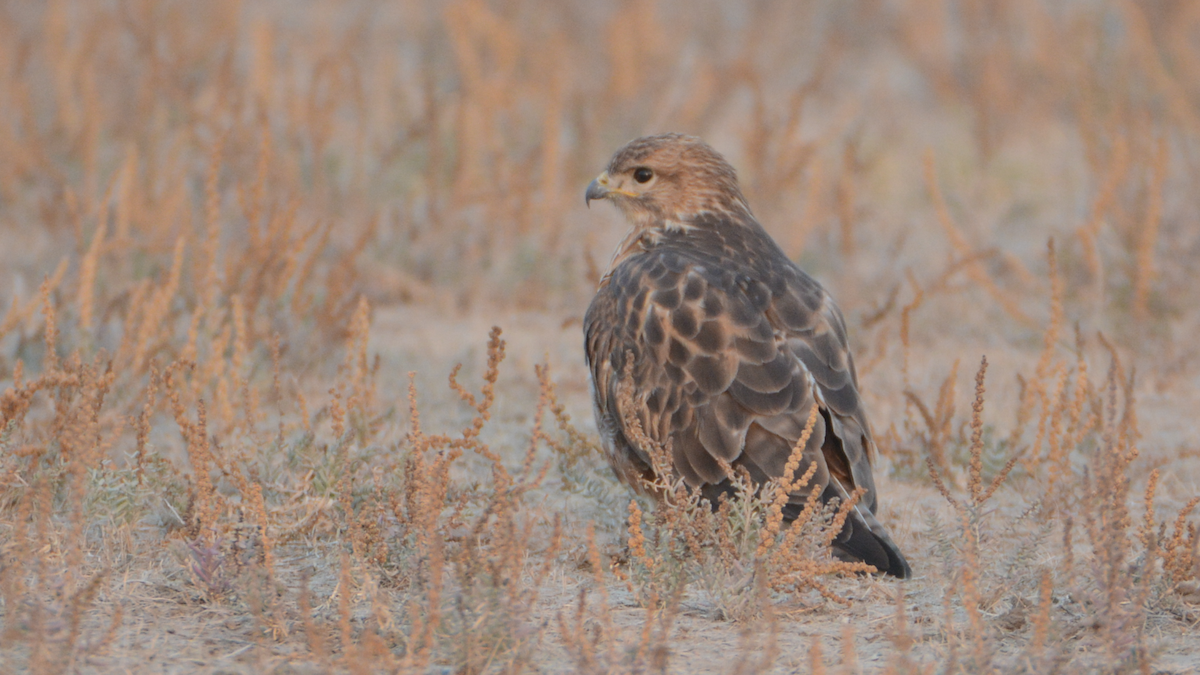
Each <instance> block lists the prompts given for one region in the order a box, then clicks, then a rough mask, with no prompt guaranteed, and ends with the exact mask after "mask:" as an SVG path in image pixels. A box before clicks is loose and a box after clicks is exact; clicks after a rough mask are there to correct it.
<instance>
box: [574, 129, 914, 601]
mask: <svg viewBox="0 0 1200 675" xmlns="http://www.w3.org/2000/svg"><path fill="white" fill-rule="evenodd" d="M593 199H608V200H609V201H612V202H613V203H615V204H616V205H617V206H618V207H619V208H620V209H621V211H622V212H623V213H624V214H625V216H626V217H627V218H628V219H629V221H630V222H631V223H632V224H633V228H632V230H631V231H630V233H629V234H628V235H627V236H626V237H625V239H624V240H623V241H622V242H621V245H620V246H619V247H618V249H617V251H616V254H615V255H614V257H613V261H612V264H611V265H610V266H609V269H608V271H607V273H606V274H605V275H604V278H603V279H602V280H601V282H600V289H599V291H598V292H597V293H596V297H595V299H593V300H592V304H591V306H590V307H589V308H588V311H587V316H586V317H585V319H584V332H585V338H586V339H585V350H586V353H587V360H588V365H589V368H590V369H591V374H592V392H593V401H594V403H595V411H596V423H597V425H598V427H599V429H600V435H601V439H602V441H603V445H604V449H605V453H606V454H607V459H608V461H609V463H610V464H611V465H612V467H613V469H614V470H615V471H616V473H617V475H618V476H619V477H620V478H621V479H622V480H623V481H624V482H626V483H628V484H630V485H633V486H634V487H640V485H641V483H642V481H641V479H642V478H650V477H652V471H651V465H650V457H649V455H648V454H647V452H646V449H644V448H639V447H636V444H634V443H633V442H631V440H630V436H631V434H629V433H628V432H627V430H626V429H625V428H624V423H623V419H625V416H626V415H629V414H632V415H633V416H635V417H636V418H637V419H638V420H639V421H640V423H641V425H642V427H643V429H644V430H645V432H646V435H647V436H649V437H650V438H651V439H653V440H654V441H656V442H658V443H661V444H663V445H664V446H665V445H667V443H668V441H669V443H670V448H671V461H672V465H673V468H674V471H676V472H677V473H678V475H679V476H680V477H682V478H683V480H684V481H685V482H686V484H687V485H688V487H689V488H691V489H697V490H700V491H701V493H702V494H703V495H705V496H706V497H708V498H709V499H711V500H712V502H713V503H714V504H715V503H716V501H717V497H718V495H719V494H721V493H722V492H730V491H732V487H731V483H730V480H729V478H728V477H727V475H726V474H725V472H724V470H723V469H722V468H721V465H720V464H719V463H718V461H717V460H718V459H721V460H724V461H725V462H729V463H730V464H731V465H732V466H733V467H734V468H737V467H744V468H745V469H746V470H747V471H748V472H749V474H750V476H751V478H753V479H754V481H755V482H756V483H760V484H761V483H763V482H766V481H767V480H769V479H772V478H778V477H780V476H781V475H782V474H783V472H784V466H785V464H786V463H787V459H788V456H789V455H790V454H791V450H792V447H793V445H794V444H795V443H796V442H797V441H798V440H799V439H800V436H801V433H802V432H803V430H804V425H805V422H806V421H807V420H808V418H809V415H810V413H811V411H812V406H813V405H817V406H818V409H819V411H820V415H819V416H818V417H817V419H816V425H815V428H814V430H813V433H812V435H811V437H810V439H809V441H808V443H807V446H806V447H805V450H804V461H803V462H802V463H801V465H800V467H799V469H798V470H797V471H796V475H797V476H800V475H802V474H803V473H804V472H805V471H806V470H807V469H808V468H809V465H810V463H812V462H816V463H817V470H816V474H815V480H816V481H817V482H818V484H819V485H820V486H821V487H822V489H823V492H822V499H824V500H825V501H826V502H828V501H830V500H832V499H835V498H838V499H842V500H844V499H846V498H847V495H848V494H850V493H852V492H853V491H854V490H855V489H856V488H859V487H861V488H865V489H866V493H865V494H864V495H863V497H862V499H861V501H860V502H859V504H858V505H857V507H856V508H855V509H854V510H853V511H852V512H851V516H850V517H849V518H847V519H846V524H845V526H844V528H843V530H842V532H841V533H840V534H839V535H838V537H837V539H836V540H835V541H834V544H833V546H834V552H835V553H836V554H837V555H838V556H839V557H840V558H842V559H846V560H854V561H858V560H861V561H863V562H866V563H869V564H871V565H873V566H875V567H876V568H877V569H879V570H881V571H883V572H887V573H888V574H891V575H894V576H897V577H901V578H907V577H909V576H910V575H911V570H910V569H909V566H908V563H907V562H906V561H905V559H904V556H903V555H902V554H901V553H900V550H899V549H898V548H897V547H896V545H895V543H893V542H892V539H891V537H890V536H889V535H888V532H887V529H886V528H884V527H883V525H882V524H880V523H879V521H878V520H876V518H875V515H874V514H875V512H876V510H877V505H878V502H877V496H876V492H875V481H874V478H873V477H872V475H871V462H872V454H873V452H874V442H873V441H872V440H871V429H870V426H869V424H868V423H867V419H866V414H865V412H864V410H863V404H862V399H861V398H860V396H859V393H858V377H857V375H855V372H854V361H853V359H852V358H851V356H850V347H849V343H848V341H847V338H846V325H845V321H843V319H842V314H841V312H840V311H839V310H838V308H837V305H835V304H834V302H833V299H832V298H830V297H829V294H828V293H826V292H825V289H824V288H822V287H821V285H820V284H819V283H817V282H816V281H815V280H813V279H812V278H811V277H809V276H808V275H807V274H805V273H804V272H803V271H801V270H800V268H798V267H797V266H796V265H795V264H793V263H792V261H791V260H789V259H788V258H787V256H786V255H784V253H783V251H782V250H781V249H780V248H779V246H778V245H777V244H776V243H775V242H774V240H772V239H771V237H770V235H768V234H767V233H766V231H765V230H763V228H762V226H761V225H759V224H758V221H757V220H755V218H754V216H753V215H752V214H751V212H750V207H749V206H748V205H747V203H746V200H745V198H744V197H743V196H742V194H741V190H740V189H739V188H738V184H737V176H736V174H735V172H734V170H733V168H732V167H731V166H730V165H729V164H728V163H727V162H726V161H725V160H724V158H722V157H721V155H720V154H718V153H717V152H716V151H715V150H713V149H712V148H711V147H709V146H708V145H707V144H706V143H704V142H703V141H701V140H700V139H698V138H694V137H691V136H683V135H680V134H663V135H659V136H647V137H644V138H639V139H636V140H634V141H631V142H630V143H628V144H627V145H625V146H624V147H623V148H621V149H620V150H618V151H617V152H616V154H614V155H613V158H612V160H611V161H610V162H609V165H608V170H607V171H605V172H604V173H602V174H601V175H600V176H599V177H598V178H597V179H596V180H594V181H592V183H591V185H589V186H588V189H587V200H588V201H589V202H590V201H591V200H593ZM627 355H630V356H632V359H633V363H632V365H631V366H630V368H629V373H630V375H629V377H630V379H631V382H629V383H627V384H626V385H625V386H626V389H627V390H629V391H631V392H632V401H633V403H632V405H633V406H635V410H632V411H627V410H618V405H619V404H618V399H619V396H618V388H619V386H620V385H621V382H620V380H621V379H622V378H623V377H624V374H625V372H626V360H627ZM630 385H631V386H630ZM624 400H626V401H629V400H630V398H629V397H628V394H627V395H626V397H625V399H624ZM807 491H808V490H807V489H806V490H804V492H807ZM805 496H806V495H803V494H795V495H793V497H792V500H791V501H790V503H789V504H788V507H787V508H785V518H787V519H789V520H791V519H794V518H795V517H796V516H797V515H798V514H799V512H800V509H801V508H802V507H803V502H804V499H805Z"/></svg>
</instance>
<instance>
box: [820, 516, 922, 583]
mask: <svg viewBox="0 0 1200 675" xmlns="http://www.w3.org/2000/svg"><path fill="white" fill-rule="evenodd" d="M833 553H834V555H835V556H837V557H838V559H839V560H844V561H846V562H865V563H867V564H868V565H870V566H872V567H874V568H875V569H877V570H879V571H880V572H883V573H884V574H889V575H891V576H893V577H896V578H897V579H908V578H911V577H912V568H911V567H909V566H908V561H907V560H905V559H904V554H902V553H900V549H899V548H897V547H896V544H895V543H894V542H892V540H891V539H890V538H889V537H888V536H887V535H886V534H885V535H882V536H880V535H878V534H876V533H874V532H872V531H871V528H869V527H867V524H866V523H865V522H863V521H862V520H861V519H859V518H857V517H850V518H847V519H846V524H845V525H844V526H843V527H842V531H841V533H839V534H838V536H837V538H836V539H834V540H833Z"/></svg>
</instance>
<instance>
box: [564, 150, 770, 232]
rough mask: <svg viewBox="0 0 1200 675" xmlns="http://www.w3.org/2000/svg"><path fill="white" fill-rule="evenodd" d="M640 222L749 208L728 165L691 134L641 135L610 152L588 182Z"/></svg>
mask: <svg viewBox="0 0 1200 675" xmlns="http://www.w3.org/2000/svg"><path fill="white" fill-rule="evenodd" d="M593 199H607V200H609V201H611V202H613V203H614V204H616V205H617V207H618V208H620V209H621V211H622V212H623V213H624V214H625V217H626V218H628V219H629V220H630V221H631V222H633V223H634V224H635V225H637V226H639V227H670V226H672V225H678V226H686V225H687V224H688V223H689V222H690V221H692V220H693V219H694V218H695V216H697V215H699V214H701V213H705V212H728V213H737V212H745V213H749V208H748V207H747V205H746V200H745V198H744V197H743V196H742V192H741V190H740V189H739V188H738V182H737V174H736V173H735V172H734V170H733V167H732V166H730V165H729V162H726V161H725V158H724V157H722V156H721V155H720V153H718V152H717V151H716V150H713V149H712V147H711V146H709V145H708V144H707V143H705V142H704V141H702V140H700V139H699V138H696V137H695V136H685V135H683V134H659V135H657V136H643V137H642V138H637V139H634V140H632V141H630V142H629V143H626V144H625V145H624V146H623V147H622V148H621V149H619V150H617V152H616V153H614V154H613V157H612V159H611V160H610V161H609V163H608V170H607V171H605V172H604V173H602V174H600V175H599V176H597V177H596V179H595V180H593V181H592V182H591V184H590V185H588V187H587V194H586V195H585V200H586V202H588V203H590V202H591V201H592V200H593Z"/></svg>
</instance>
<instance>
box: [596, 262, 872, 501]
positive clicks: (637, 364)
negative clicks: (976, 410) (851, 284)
mask: <svg viewBox="0 0 1200 675" xmlns="http://www.w3.org/2000/svg"><path fill="white" fill-rule="evenodd" d="M628 263H629V264H627V265H622V266H621V267H619V268H618V269H617V270H615V271H614V274H613V275H612V277H611V278H610V279H609V281H608V283H607V285H606V286H605V288H604V289H602V290H601V292H600V293H599V294H598V295H597V298H596V300H595V301H594V302H593V305H592V307H591V308H590V309H589V312H588V317H587V326H586V331H587V351H588V354H589V362H590V365H591V368H592V375H593V379H594V383H595V387H596V390H595V393H596V405H597V411H598V414H599V417H600V419H601V427H602V429H603V430H609V431H623V429H622V424H621V420H622V415H623V414H624V413H626V412H627V411H624V410H619V409H618V406H619V403H618V399H619V396H618V393H619V380H620V378H621V377H622V376H623V373H624V369H625V359H626V356H627V354H628V355H630V356H632V358H633V360H634V361H633V366H632V369H631V375H630V377H631V378H632V383H631V384H632V387H631V391H632V393H633V405H634V406H635V410H634V411H632V412H633V414H635V415H636V416H637V417H638V419H639V420H640V421H641V423H642V426H643V428H644V429H645V431H646V433H647V435H648V436H649V437H650V438H652V439H653V440H655V441H657V442H659V443H662V444H664V445H665V444H666V443H667V442H668V440H669V441H670V444H671V450H672V461H673V464H674V467H675V469H676V471H678V472H679V474H680V475H681V476H682V477H683V479H684V480H685V481H686V482H687V483H688V485H690V486H692V487H695V488H698V487H702V486H705V485H717V484H720V483H722V482H724V481H725V480H726V478H727V476H726V475H725V473H724V471H723V470H722V468H721V465H720V463H719V462H718V461H717V460H718V459H720V460H724V461H725V462H729V463H730V464H732V465H734V466H745V467H746V468H747V469H748V470H749V471H750V474H751V476H752V477H754V478H755V479H756V480H758V481H765V480H767V479H769V478H777V477H779V476H781V475H782V473H783V470H784V465H785V464H786V463H787V459H788V455H789V454H790V452H791V449H792V446H793V444H795V443H796V441H797V440H799V438H800V436H801V433H802V431H803V429H804V425H805V423H806V421H807V420H808V417H809V413H810V411H811V406H812V405H813V404H814V401H820V402H822V408H823V409H824V410H827V411H828V413H829V414H828V415H821V416H820V417H819V418H818V419H817V423H816V424H817V426H816V428H815V429H814V432H813V434H812V436H811V438H810V440H809V443H808V447H807V448H806V452H805V456H806V458H807V459H808V460H809V461H817V462H818V464H819V468H818V471H817V479H818V480H819V481H821V482H822V484H824V483H826V482H827V481H828V475H827V474H828V471H833V472H834V474H835V475H837V476H838V477H839V479H841V480H842V481H843V482H844V483H846V487H847V489H849V490H853V489H854V487H855V486H856V485H858V484H859V482H858V481H856V480H855V478H856V474H859V473H862V470H856V468H855V467H856V466H858V465H859V464H862V466H863V467H865V471H866V474H867V475H868V476H869V472H870V463H869V461H870V460H869V458H868V455H867V452H866V448H867V447H869V445H868V444H866V443H864V442H862V441H861V440H857V441H856V442H852V443H848V444H831V447H829V448H823V446H825V445H827V444H826V443H825V438H826V435H827V434H826V425H827V424H828V425H829V426H830V427H831V430H834V431H835V432H838V431H840V432H843V433H844V432H846V431H848V430H851V429H853V430H857V429H859V428H865V423H863V422H862V421H861V420H862V413H861V410H860V406H859V403H858V392H857V386H856V384H855V382H854V375H853V372H852V370H851V368H852V366H851V365H850V359H849V353H848V350H847V347H846V338H845V328H844V325H843V323H842V321H841V317H840V314H838V311H837V309H836V307H834V306H833V304H832V302H830V300H829V298H828V296H827V294H825V292H824V291H823V290H822V289H821V287H820V286H819V285H818V284H817V283H816V282H815V281H812V280H811V279H809V278H808V277H806V276H804V275H802V274H801V273H799V272H798V270H794V268H793V269H790V270H786V269H785V270H783V271H781V273H780V276H779V277H778V278H772V279H768V280H766V281H763V280H759V279H755V278H753V277H752V276H750V275H749V274H745V273H740V272H736V271H729V270H728V269H726V268H723V266H721V265H715V264H713V265H705V264H703V262H701V261H696V260H692V259H689V258H688V256H685V255H682V254H679V253H675V252H671V251H656V252H655V253H654V254H652V255H651V254H648V255H646V256H642V257H641V258H639V259H631V260H629V261H628ZM810 364H811V365H810ZM859 435H860V436H861V435H862V434H859ZM621 440H623V441H624V442H625V443H628V439H627V438H626V437H622V439H621ZM843 445H844V447H843ZM823 450H824V451H823ZM614 451H616V448H614ZM628 451H629V452H632V453H633V454H634V455H636V457H637V460H640V462H641V464H643V465H645V464H648V461H649V458H648V456H647V453H646V450H645V449H644V448H637V447H633V446H632V444H630V445H629V449H628ZM826 455H831V456H830V457H829V458H828V460H827V458H826ZM829 460H831V461H829ZM806 468H807V462H805V464H804V465H802V467H801V469H800V470H801V472H803V470H805V469H806ZM869 480H870V479H869V478H867V481H868V483H867V485H868V486H869V485H870V483H869Z"/></svg>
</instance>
